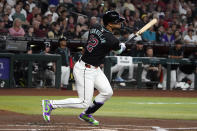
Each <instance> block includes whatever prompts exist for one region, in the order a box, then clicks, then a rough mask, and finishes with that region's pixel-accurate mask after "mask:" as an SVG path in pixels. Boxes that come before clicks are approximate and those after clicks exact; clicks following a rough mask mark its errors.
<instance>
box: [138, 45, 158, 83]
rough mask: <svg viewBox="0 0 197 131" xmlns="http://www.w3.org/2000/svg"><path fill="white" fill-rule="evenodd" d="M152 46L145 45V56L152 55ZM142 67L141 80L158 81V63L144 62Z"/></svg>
mask: <svg viewBox="0 0 197 131" xmlns="http://www.w3.org/2000/svg"><path fill="white" fill-rule="evenodd" d="M153 56H154V54H153V48H152V47H150V46H149V47H147V48H146V57H149V58H150V59H151V57H153ZM143 67H144V69H143V71H142V81H147V82H148V81H157V82H158V81H159V76H160V73H161V65H158V64H146V65H144V66H143Z"/></svg>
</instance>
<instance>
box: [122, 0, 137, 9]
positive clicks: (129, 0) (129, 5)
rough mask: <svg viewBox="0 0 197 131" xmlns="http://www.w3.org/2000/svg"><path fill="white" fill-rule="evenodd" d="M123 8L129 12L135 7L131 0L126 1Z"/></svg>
mask: <svg viewBox="0 0 197 131" xmlns="http://www.w3.org/2000/svg"><path fill="white" fill-rule="evenodd" d="M123 7H124V8H128V9H129V10H130V11H135V6H134V5H133V3H132V2H131V0H126V1H125V2H124V5H123Z"/></svg>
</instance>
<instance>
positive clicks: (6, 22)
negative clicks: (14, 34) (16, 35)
mask: <svg viewBox="0 0 197 131" xmlns="http://www.w3.org/2000/svg"><path fill="white" fill-rule="evenodd" d="M2 17H3V18H2V19H3V21H4V22H5V28H7V29H8V28H11V27H12V24H13V22H12V21H10V20H9V15H8V14H3V16H2Z"/></svg>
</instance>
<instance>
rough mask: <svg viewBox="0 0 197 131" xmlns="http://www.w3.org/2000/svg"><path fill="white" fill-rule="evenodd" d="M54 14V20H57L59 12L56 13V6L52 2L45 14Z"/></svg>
mask: <svg viewBox="0 0 197 131" xmlns="http://www.w3.org/2000/svg"><path fill="white" fill-rule="evenodd" d="M49 14H50V15H52V22H55V21H56V20H57V19H58V17H59V16H58V14H57V13H56V6H55V5H53V4H51V5H49V9H48V11H47V12H46V13H45V16H47V15H49Z"/></svg>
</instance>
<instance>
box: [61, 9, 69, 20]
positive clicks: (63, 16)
mask: <svg viewBox="0 0 197 131" xmlns="http://www.w3.org/2000/svg"><path fill="white" fill-rule="evenodd" d="M67 16H68V12H67V11H66V10H63V11H62V12H61V14H60V18H62V19H68V18H67Z"/></svg>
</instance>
